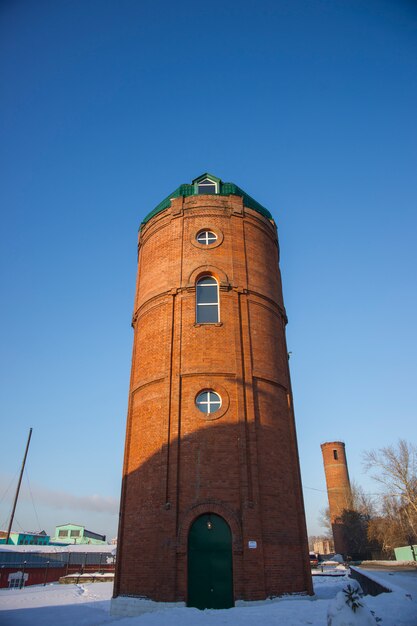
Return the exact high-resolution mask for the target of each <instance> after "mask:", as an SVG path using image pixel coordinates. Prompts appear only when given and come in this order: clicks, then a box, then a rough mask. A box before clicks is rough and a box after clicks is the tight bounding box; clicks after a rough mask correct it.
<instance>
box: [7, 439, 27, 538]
mask: <svg viewBox="0 0 417 626" xmlns="http://www.w3.org/2000/svg"><path fill="white" fill-rule="evenodd" d="M31 437H32V428H30V429H29V437H28V442H27V444H26V450H25V456H24V457H23V463H22V469H21V470H20V476H19V482H18V483H17V489H16V495H15V497H14V502H13V509H12V514H11V516H10V523H9V528H8V530H7V537H6V545H7V544H8V543H9V539H10V532H11V530H12V524H13V518H14V512H15V511H16V504H17V499H18V497H19V491H20V484H21V482H22V476H23V471H24V469H25V463H26V457H27V455H28V450H29V444H30V438H31Z"/></svg>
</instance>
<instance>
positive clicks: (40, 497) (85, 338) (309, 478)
mask: <svg viewBox="0 0 417 626" xmlns="http://www.w3.org/2000/svg"><path fill="white" fill-rule="evenodd" d="M0 66H1V76H0V81H1V85H2V87H1V91H2V94H1V98H0V124H1V130H0V133H1V140H0V151H1V156H0V158H1V163H0V167H1V177H2V184H1V187H0V203H1V212H2V221H1V224H2V228H1V246H0V254H1V257H2V258H1V273H2V278H1V281H2V286H1V293H2V296H3V298H2V306H1V309H0V315H1V324H0V333H1V337H0V342H1V355H2V358H1V386H2V392H1V398H0V406H1V420H2V435H1V460H0V498H1V497H2V496H4V493H5V491H6V490H7V487H8V486H9V485H10V483H12V485H11V487H10V489H9V491H8V492H7V493H6V495H5V496H4V498H3V500H2V502H1V504H0V518H1V519H0V526H4V525H5V524H6V521H7V520H8V516H9V512H10V507H11V493H12V490H13V488H14V485H15V484H16V479H14V482H13V478H14V477H15V476H16V473H17V472H18V470H19V466H20V463H21V458H22V455H23V450H24V445H25V441H26V437H27V434H28V430H29V427H30V426H33V428H34V433H33V438H32V444H31V450H30V455H29V460H28V466H27V467H28V477H29V485H30V491H29V487H28V481H27V479H26V478H25V479H24V483H23V489H22V499H21V502H20V504H19V507H18V510H17V514H16V524H15V527H16V528H17V529H19V528H24V529H26V530H30V529H33V528H37V527H38V525H40V526H41V528H45V529H46V530H47V531H49V532H51V531H53V529H54V526H55V524H61V523H65V522H70V521H71V522H76V523H81V524H85V525H86V526H87V527H88V528H91V529H92V530H95V531H97V532H103V533H107V534H108V535H109V536H114V535H115V533H116V528H117V503H118V498H119V492H120V481H121V468H122V457H123V447H124V434H125V421H126V407H127V393H128V384H129V372H130V356H131V343H132V330H131V328H130V320H131V313H132V307H133V296H134V288H135V274H136V237H137V228H138V225H139V223H140V221H141V219H142V218H143V216H144V215H145V214H146V213H147V212H149V211H150V210H151V209H153V208H154V206H156V205H157V204H158V203H159V202H160V201H161V200H162V199H163V198H164V197H165V196H166V195H168V193H170V192H171V191H172V190H173V189H175V188H176V187H177V186H178V185H179V184H181V183H187V182H190V181H191V179H193V178H194V177H196V176H198V175H199V174H201V173H203V172H205V171H209V172H212V173H213V174H215V175H217V176H219V177H220V178H222V179H223V180H225V181H233V182H235V183H236V184H237V185H239V186H240V187H242V188H243V189H245V191H247V193H249V194H250V195H252V196H253V197H254V198H256V199H257V200H258V201H259V202H260V203H261V204H263V205H264V206H266V207H267V208H268V209H269V210H270V211H271V212H272V214H273V215H274V218H275V219H276V222H277V224H278V228H279V236H280V244H281V260H282V262H281V268H282V272H283V284H284V298H285V303H286V307H287V312H288V317H289V325H288V343H289V350H291V352H292V357H291V361H290V363H291V371H292V380H293V387H294V396H295V406H296V418H297V430H298V441H299V451H300V459H301V468H302V476H303V482H304V485H305V487H306V488H305V503H306V510H307V520H308V530H309V532H310V534H311V533H317V532H319V531H320V527H319V524H318V522H317V518H318V512H319V510H320V509H321V508H323V507H324V506H325V505H326V493H325V492H324V491H325V479H324V472H323V469H322V459H321V451H320V443H322V442H323V441H326V440H327V441H329V440H330V441H331V440H334V439H342V440H344V441H345V442H346V446H347V455H348V461H349V466H350V473H351V477H352V478H354V479H356V480H357V481H358V482H360V483H361V484H362V485H363V486H364V487H365V489H366V491H368V492H374V491H375V486H374V485H373V484H372V483H371V482H370V479H369V478H367V477H366V475H364V474H363V473H362V464H361V456H362V452H363V450H367V449H370V448H372V447H380V446H384V445H388V444H390V443H394V442H395V441H396V440H397V439H398V437H404V438H406V439H408V440H410V441H413V442H414V443H417V433H416V430H417V427H416V423H417V420H416V407H417V392H416V389H417V385H416V380H417V372H416V334H417V333H416V318H417V315H416V313H417V310H416V309H417V296H416V260H417V259H416V257H417V252H416V249H417V246H416V235H417V213H416V209H417V182H416V180H417V176H416V172H417V5H416V3H415V2H412V1H411V0H410V1H408V2H407V1H405V0H397V1H394V0H390V1H388V0H368V1H367V2H364V1H363V0H327V1H324V0H288V1H282V0H271V1H270V0H258V1H257V2H250V1H244V0H241V1H239V2H238V1H237V0H234V1H227V0H224V1H222V2H220V1H218V0H213V1H212V2H210V3H208V4H207V3H206V4H205V5H204V3H203V4H201V3H195V2H187V1H181V0H180V1H179V2H175V3H174V2H168V1H164V2H161V1H158V0H152V1H150V0H141V1H135V0H117V1H116V0H113V1H110V0H61V1H60V2H54V1H53V0H43V1H42V0H39V1H36V2H35V1H33V0H26V1H25V0H14V1H12V0H3V2H2V3H1V6H0ZM312 488H313V489H314V490H313V489H312ZM315 490H318V491H315ZM30 492H31V493H32V496H33V500H34V502H35V509H36V512H35V510H34V507H33V506H32V502H31V497H30ZM36 516H37V517H36ZM37 518H38V519H39V524H38V521H37Z"/></svg>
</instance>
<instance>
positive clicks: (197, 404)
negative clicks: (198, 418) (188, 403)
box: [195, 389, 223, 415]
mask: <svg viewBox="0 0 417 626" xmlns="http://www.w3.org/2000/svg"><path fill="white" fill-rule="evenodd" d="M203 393H206V394H207V401H201V402H198V398H199V396H200V395H201V394H203ZM211 394H213V395H214V396H215V397H216V398H218V399H216V400H214V401H213V400H212V401H210V395H211ZM219 402H220V405H219V406H217V405H218V404H219ZM195 404H196V407H197V409H198V410H199V411H201V412H202V413H204V415H212V414H213V413H215V412H216V411H219V410H220V409H221V408H222V404H223V402H222V397H221V395H220V394H219V393H217V391H214V389H202V390H201V391H199V392H198V394H197V396H196V399H195ZM212 404H215V405H216V409H215V410H214V411H210V407H211V405H212ZM201 405H207V409H208V410H207V411H202V410H201V408H200V406H201Z"/></svg>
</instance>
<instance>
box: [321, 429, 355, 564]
mask: <svg viewBox="0 0 417 626" xmlns="http://www.w3.org/2000/svg"><path fill="white" fill-rule="evenodd" d="M321 451H322V454H323V463H324V472H325V474H326V483H327V495H328V498H329V509H330V522H331V525H332V531H333V539H334V546H335V551H336V552H337V553H339V554H347V552H348V551H349V549H348V543H347V538H346V537H345V532H344V526H343V522H342V514H343V511H344V510H345V509H349V508H350V506H351V502H352V491H351V488H350V480H349V472H348V466H347V461H346V451H345V444H344V443H343V441H329V442H326V443H322V444H321Z"/></svg>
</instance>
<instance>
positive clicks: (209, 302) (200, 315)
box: [196, 276, 220, 324]
mask: <svg viewBox="0 0 417 626" xmlns="http://www.w3.org/2000/svg"><path fill="white" fill-rule="evenodd" d="M219 304H220V303H219V285H218V282H217V280H216V279H215V278H214V277H213V276H203V277H202V278H200V280H199V281H197V285H196V322H197V324H216V323H217V322H219V321H220V314H219Z"/></svg>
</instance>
